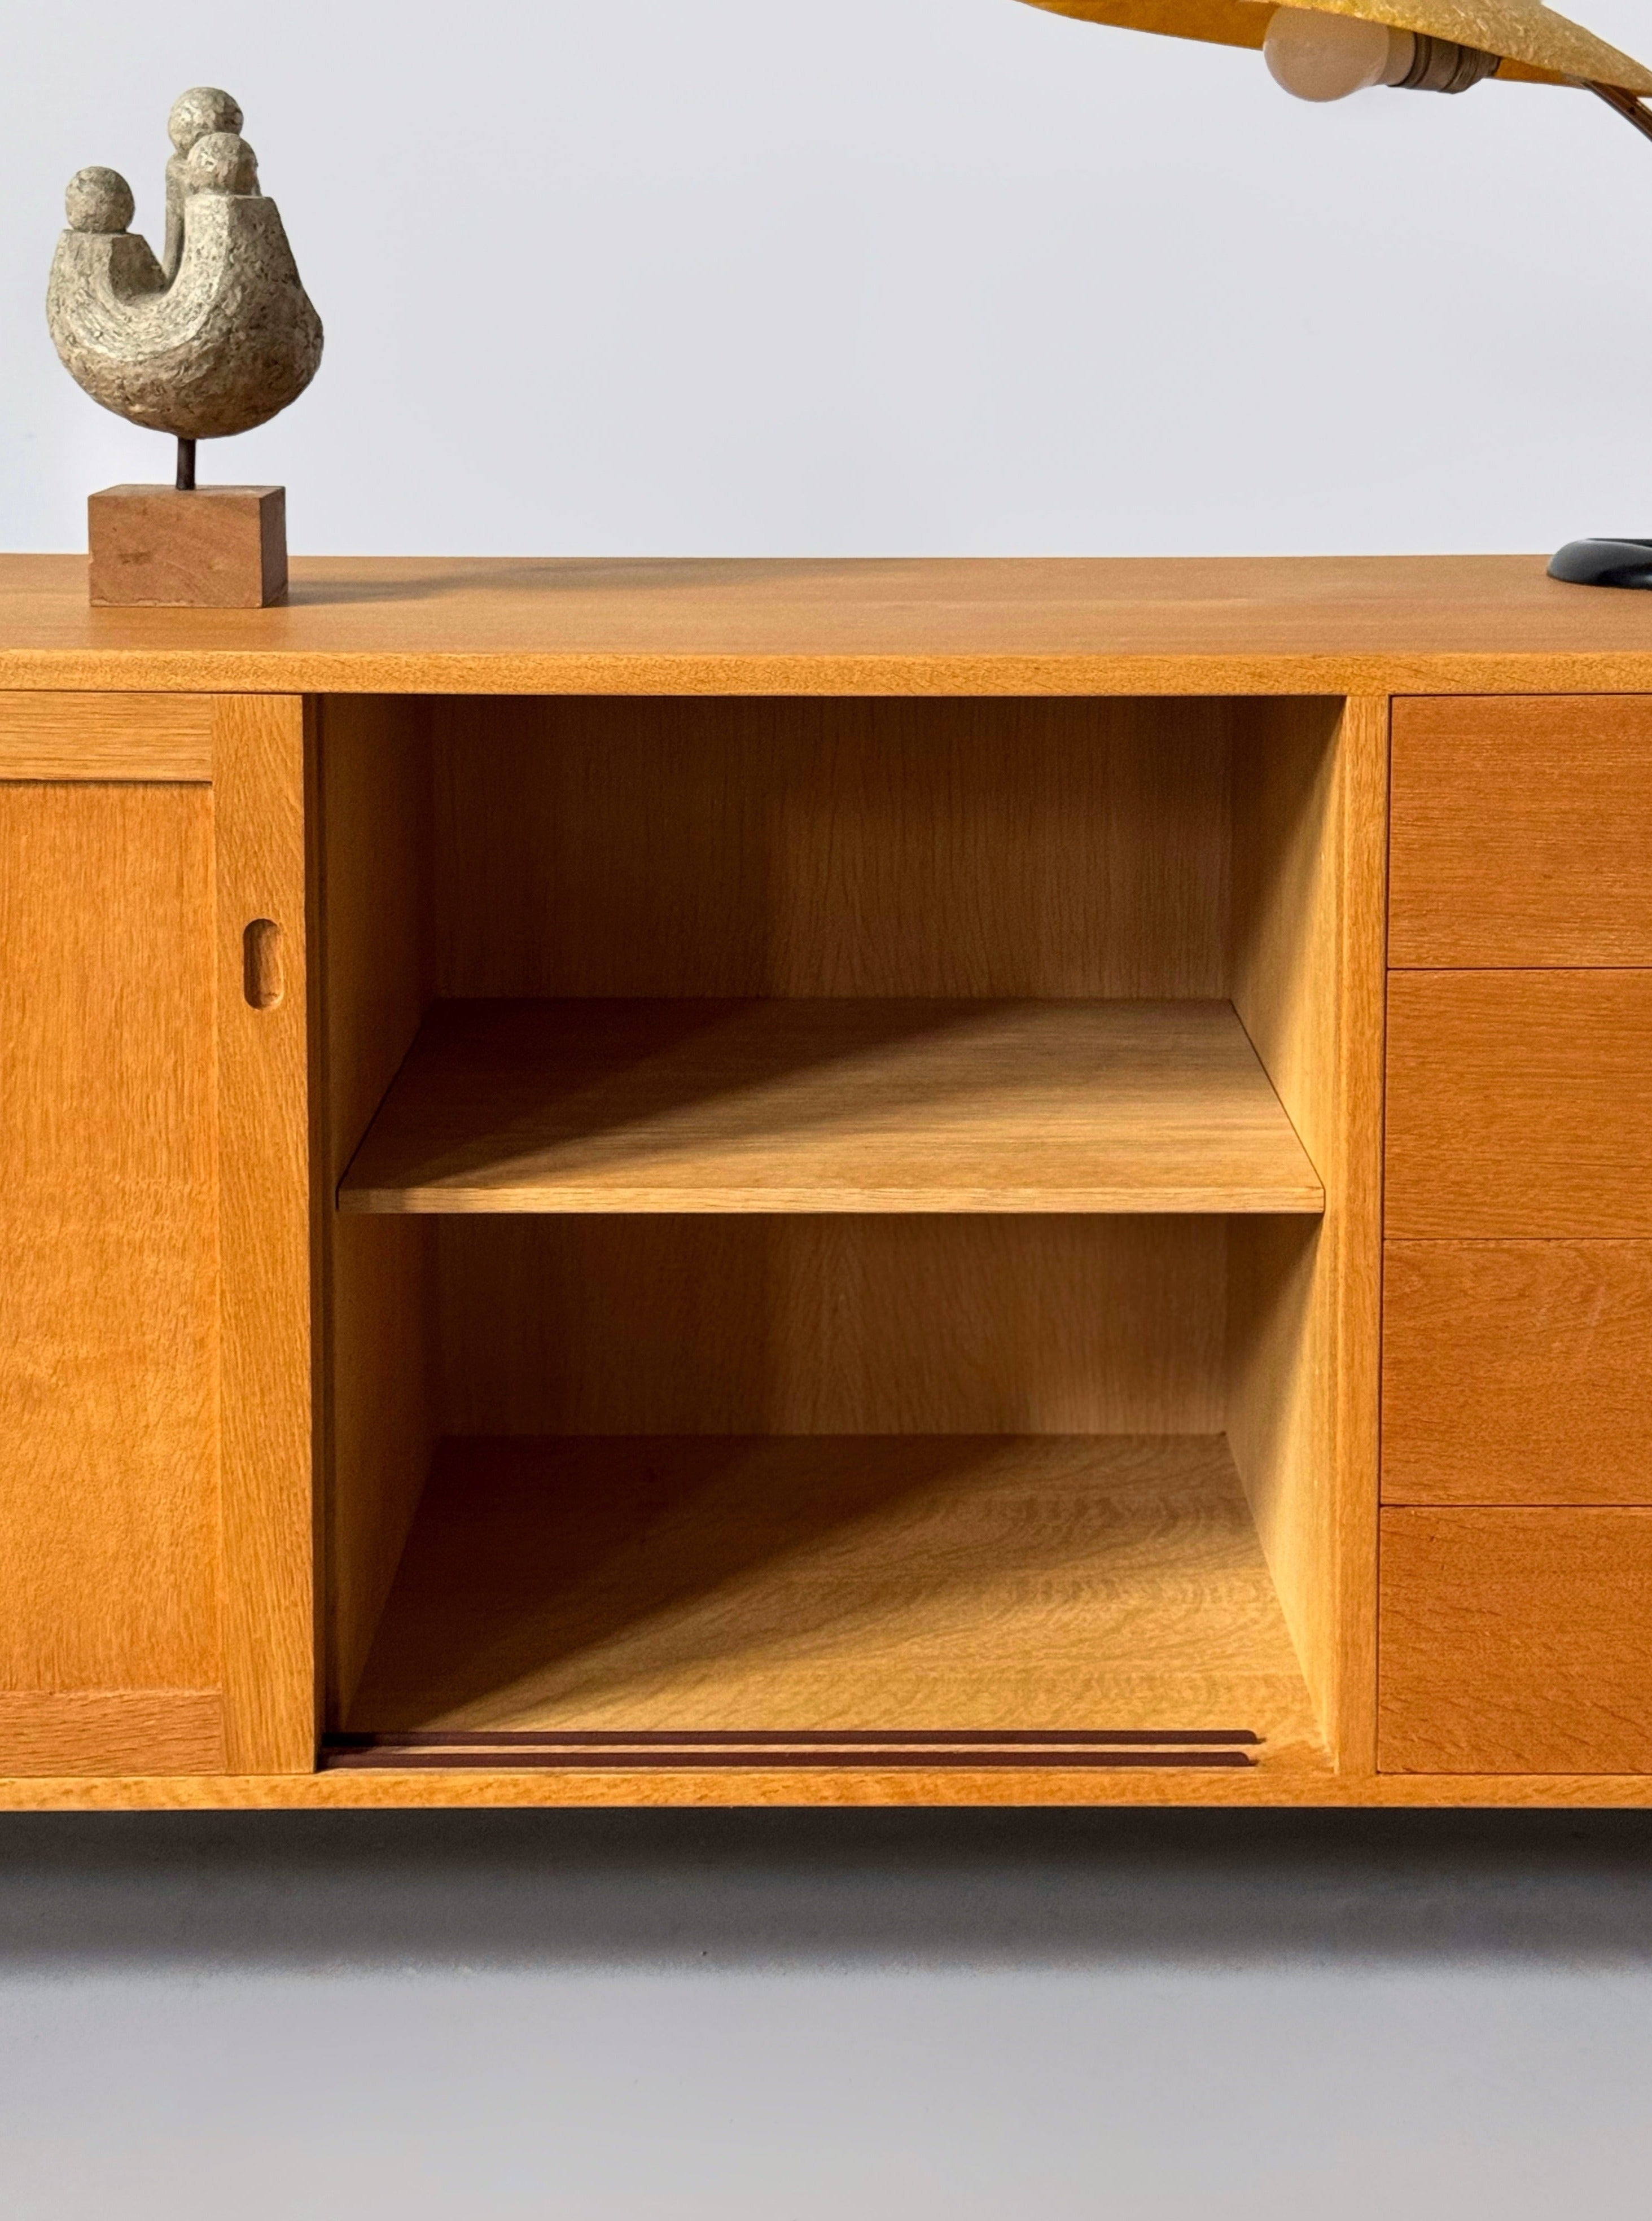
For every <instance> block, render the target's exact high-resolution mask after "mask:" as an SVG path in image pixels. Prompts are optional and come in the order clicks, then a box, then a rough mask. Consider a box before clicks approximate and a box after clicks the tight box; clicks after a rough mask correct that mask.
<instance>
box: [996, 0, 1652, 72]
mask: <svg viewBox="0 0 1652 2221" xmlns="http://www.w3.org/2000/svg"><path fill="white" fill-rule="evenodd" d="M1029 4H1030V5H1031V6H1033V7H1035V8H1048V9H1050V10H1051V11H1052V13H1054V14H1055V15H1057V16H1077V17H1079V20H1080V21H1081V22H1086V23H1116V24H1118V25H1120V26H1121V27H1122V28H1123V29H1126V30H1130V31H1162V32H1165V33H1167V34H1168V35H1169V36H1170V37H1172V38H1176V39H1207V40H1210V41H1213V42H1214V43H1215V44H1217V45H1218V46H1224V47H1260V46H1261V43H1262V41H1263V39H1264V38H1265V37H1266V36H1267V24H1268V19H1269V17H1270V16H1272V15H1273V6H1272V4H1271V0H1029ZM1292 4H1293V5H1296V6H1303V5H1311V6H1312V7H1313V9H1314V10H1315V12H1316V13H1317V14H1318V15H1322V16H1360V17H1361V18H1362V19H1363V20H1364V21H1365V22H1368V23H1386V24H1387V25H1388V27H1389V28H1390V29H1392V30H1396V31H1420V32H1422V33H1423V34H1424V36H1425V37H1428V38H1430V39H1449V40H1450V41H1453V42H1454V43H1455V45H1457V46H1460V47H1478V48H1479V49H1480V52H1481V53H1488V54H1500V55H1502V56H1503V57H1504V59H1505V65H1506V66H1505V67H1504V68H1503V69H1501V70H1499V72H1498V74H1499V77H1520V78H1537V79H1539V80H1540V81H1543V82H1548V83H1553V84H1568V83H1570V82H1574V81H1581V82H1583V83H1585V84H1589V83H1595V84H1615V85H1618V86H1620V87H1621V88H1622V89H1623V91H1625V92H1636V93H1652V71H1649V70H1646V69H1643V67H1642V66H1641V65H1640V63H1639V62H1633V61H1631V60H1630V58H1629V56H1628V55H1627V54H1620V53H1618V49H1617V48H1616V47H1609V46H1608V45H1607V44H1606V42H1605V40H1604V39H1597V38H1596V37H1595V35H1594V34H1593V31H1586V30H1584V29H1583V28H1581V27H1580V25H1579V24H1576V23H1571V22H1568V21H1567V19H1566V17H1565V16H1557V15H1555V12H1554V10H1553V9H1550V8H1545V7H1543V6H1542V4H1541V0H1292Z"/></svg>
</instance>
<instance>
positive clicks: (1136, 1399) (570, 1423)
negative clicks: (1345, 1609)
mask: <svg viewBox="0 0 1652 2221" xmlns="http://www.w3.org/2000/svg"><path fill="white" fill-rule="evenodd" d="M437 1240H438V1244H439V1249H438V1256H439V1265H440V1270H439V1279H440V1289H441V1329H440V1341H441V1352H442V1362H441V1431H442V1432H444V1433H446V1434H454V1435H547V1434H567V1435H579V1434H591V1435H604V1434H617V1435H623V1434H779V1435H785V1434H846V1435H853V1434H906V1433H917V1434H1088V1433H1097V1434H1111V1433H1118V1434H1214V1433H1217V1432H1219V1431H1220V1430H1221V1428H1222V1426H1223V1416H1224V1415H1223V1303H1224V1278H1225V1267H1224V1250H1223V1222H1222V1221H1221V1220H1219V1219H1215V1218H1198V1217H1188V1218H1181V1217H1177V1218H1088V1217H1061V1218H1041V1217H1029V1218H1018V1217H982V1218H970V1217H957V1218H949V1217H913V1218H905V1217H887V1218H885V1217H867V1218H858V1217H843V1218H837V1217H831V1218H785V1217H781V1218H764V1219H742V1218H735V1217H683V1218H670V1217H648V1218H581V1217H566V1218H555V1217H552V1218H532V1217H520V1218H516V1217H512V1218H487V1217H475V1218H454V1219H442V1220H441V1221H439V1222H438V1232H437Z"/></svg>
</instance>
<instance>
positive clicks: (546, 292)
mask: <svg viewBox="0 0 1652 2221" xmlns="http://www.w3.org/2000/svg"><path fill="white" fill-rule="evenodd" d="M1589 12H1590V18H1591V21H1592V23H1593V26H1594V27H1595V28H1598V29H1599V30H1601V31H1603V32H1604V33H1605V34H1606V35H1607V36H1613V35H1616V36H1617V38H1618V40H1619V41H1621V42H1622V43H1623V44H1624V45H1625V46H1627V47H1629V49H1630V51H1631V52H1633V51H1634V50H1635V48H1636V44H1637V43H1638V44H1639V46H1640V47H1642V48H1643V49H1645V50H1648V51H1649V53H1652V20H1649V16H1648V10H1647V9H1646V7H1645V6H1644V4H1643V0H1591V5H1590V11H1589ZM5 13H6V21H5V26H4V43H3V53H0V70H3V78H0V99H3V119H4V129H3V131H0V207H3V209H4V210H5V222H4V225H3V231H0V362H3V365H4V383H3V389H0V390H3V401H4V410H3V416H0V545H3V546H6V547H13V548H28V547H37V548H72V547H79V546H82V545H84V538H83V511H82V507H81V504H82V502H83V500H84V495H85V494H86V492H87V491H89V490H91V489H92V488H94V487H97V486H99V485H105V484H109V483H110V482H113V481H116V480H120V479H133V478H155V477H161V476H166V475H169V474H170V457H169V456H168V454H167V453H166V447H165V445H164V443H163V442H162V441H160V440H159V439H158V438H156V437H155V436H154V435H148V434H144V433H141V432H138V431H135V430H134V429H131V428H130V427H128V426H125V425H122V423H121V422H118V421H117V420H116V419H115V418H113V417H110V416H105V415H103V413H102V412H101V411H99V410H97V408H95V407H94V405H93V404H91V402H89V401H87V400H86V399H85V398H84V397H83V396H82V395H81V394H80V393H79V392H78V391H77V390H76V388H75V387H74V386H73V385H72V383H71V382H70V380H69V379H68V378H67V377H66V374H65V373H64V372H62V371H61V370H60V369H59V366H58V364H57V362H56V360H55V358H54V357H53V353H52V349H51V346H50V343H49V341H48V340H47V335H46V331H45V327H44V322H43V319H42V316H41V293H42V290H43V287H44V284H45V278H46V272H47V265H48V263H49V261H50V259H51V253H52V246H53V239H54V237H55V235H56V232H57V229H58V227H59V222H60V220H61V218H60V205H61V203H60V195H61V192H62V188H63V185H64V183H65V181H66V178H68V176H69V174H70V172H72V170H74V169H75V168H76V167H78V166H79V165H81V164H83V163H86V162H94V161H97V162H108V163H111V164H113V165H114V166H116V167H118V168H120V169H122V170H123V171H124V172H126V173H127V175H128V177H129V178H130V180H131V182H132V184H133V186H134V188H135V191H136V192H137V196H138V203H139V223H140V227H141V228H143V227H147V228H148V229H149V230H150V233H151V236H152V237H153V235H154V233H155V231H156V230H157V229H158V227H159V200H160V179H161V169H162V162H163V158H164V156H165V153H166V139H165V131H164V125H165V119H166V109H167V107H168V105H169V103H170V102H171V100H172V97H173V96H174V94H176V93H177V92H178V91H180V90H181V89H182V88H183V87H184V86H185V85H187V84H196V83H200V82H203V81H204V82H207V83H218V84H224V85H227V86H228V88H229V89H230V90H231V91H233V92H234V93H235V95H236V97H238V98H239V99H240V100H241V103H242V104H243V106H244V107H245V109H246V111H247V127H246V128H247V136H248V137H249V138H250V139H251V140H252V141H253V145H254V146H255V147H257V149H258V151H259V153H260V158H261V160H262V164H263V176H264V182H265V184H266V188H267V189H268V190H269V191H271V192H272V194H273V195H274V196H275V197H276V198H277V200H278V202H279V204H280V206H281V209H282V212H283V215H284V216H285V220H286V222H287V227H288V229H289V232H290V234H291V238H292V241H293V243H294V246H295V247H296V249H297V255H298V259H299V264H300V267H301V268H302V269H303V272H304V274H305V278H306V280H307V282H308V284H309V286H310V291H311V293H312V295H313V297H314V298H315V300H316V303H317V305H318V306H319V308H320V309H321V311H322V316H323V317H324V319H325V321H326V324H327V328H328V355H327V360H326V361H325V363H324V365H323V367H322V372H321V375H320V377H319V379H318V380H317V382H316V385H315V387H314V388H313V389H312V391H310V394H308V395H307V396H306V397H304V398H303V400H302V401H301V402H300V403H299V404H297V406H296V408H295V409H293V410H291V412H290V413H289V414H288V415H287V416H285V417H283V418H281V419H279V420H278V422H276V423H275V424H274V425H272V426H271V427H268V428H266V429H265V430H263V431H261V432H259V433H255V434H253V435H249V436H247V438H245V439H242V440H241V441H237V442H235V443H234V445H233V446H231V447H226V448H223V449H216V450H215V449H209V450H207V452H206V455H205V457H204V458H203V465H204V474H205V475H208V476H211V477H218V478H229V479H282V480H285V482H286V484H287V485H288V487H289V502H290V514H291V531H292V538H293V541H294V545H295V547H297V548H298V549H300V550H309V551H315V552H327V553H339V552H349V551H359V552H459V553H500V554H510V553H521V552H532V553H559V552H577V553H585V554H619V553H636V554H701V553H703V554H727V553H734V552H747V553H754V554H794V553H795V554H844V553H848V554H856V553H865V554H882V553H912V554H926V553H943V554H966V553H975V552H981V553H988V552H991V553H1010V554H1031V553H1037V552H1046V553H1099V554H1118V553H1130V552H1142V553H1210V552H1229V551H1295V552H1315V551H1324V550H1351V549H1358V550H1374V551H1381V550H1406V549H1449V548H1522V549H1524V548H1535V547H1549V546H1551V545H1552V544H1554V543H1555V541H1559V540H1561V539H1564V538H1566V537H1568V536H1570V535H1574V534H1576V533H1580V532H1586V531H1611V530H1618V531H1626V530H1638V531H1641V532H1652V405H1649V401H1652V397H1649V395H1648V392H1647V386H1648V383H1649V370H1652V344H1649V342H1652V293H1649V287H1648V285H1647V282H1646V277H1645V272H1644V258H1645V253H1646V246H1647V235H1648V230H1649V223H1652V145H1648V144H1647V143H1646V142H1645V141H1641V140H1638V139H1636V136H1635V135H1634V134H1633V133H1632V132H1631V131H1630V129H1629V128H1628V127H1627V126H1626V125H1624V124H1623V123H1622V122H1618V121H1617V120H1616V119H1615V118H1614V117H1612V116H1611V115H1610V114H1609V112H1608V111H1607V110H1606V109H1605V108H1604V107H1602V106H1601V105H1600V104H1599V103H1597V102H1595V101H1593V100H1592V99H1590V98H1588V97H1586V95H1583V94H1580V93H1568V92H1561V91H1549V90H1547V89H1541V90H1540V89H1536V88H1529V87H1524V86H1499V85H1495V84H1493V85H1486V86H1482V87H1480V88H1479V89H1477V90H1476V91H1474V92H1471V93H1469V94H1467V95H1466V96H1464V97H1461V98H1457V99H1442V98H1439V97H1432V96H1426V95H1409V94H1399V93H1387V92H1376V93H1371V94H1367V95H1366V96H1364V97H1361V98H1360V99H1357V100H1355V101H1351V102H1349V103H1346V104H1344V105H1342V106H1340V107H1335V108H1330V109H1310V108H1306V107H1304V106H1302V105H1300V104H1298V103H1294V102H1292V101H1290V100H1288V99H1287V98H1286V97H1285V96H1284V95H1283V94H1282V93H1280V92H1279V91H1276V90H1275V89H1274V87H1273V84H1271V82H1270V81H1269V80H1268V79H1267V76H1266V74H1265V72H1264V71H1263V68H1262V66H1261V60H1260V59H1259V58H1258V57H1256V56H1255V55H1251V54H1244V53H1232V52H1229V51H1227V50H1225V49H1219V48H1206V47H1196V46H1192V45H1189V44H1185V43H1182V42H1180V41H1165V40H1159V39H1152V38H1147V37H1142V36H1138V35H1136V34H1129V33H1125V32H1113V31H1104V30H1100V29H1097V28H1093V27H1092V26H1089V25H1085V24H1079V23H1075V22H1068V21H1067V20H1065V19H1063V18H1061V17H1058V16H1049V15H1046V14H1044V13H1042V12H1041V11H1039V10H1037V9H1032V8H1028V7H1023V6H1020V5H1017V4H1016V0H832V4H830V5H829V6H821V5H816V6H808V7H806V6H803V5H799V4H798V0H607V4H606V5H604V6H592V5H591V4H590V0H579V4H575V0H469V4H466V5H462V6H454V5H451V4H443V5H436V4H434V3H433V0H278V4H275V5H271V4H270V0H261V4H260V5H257V6H251V5H247V4H246V0H164V4H162V5H159V6H156V7H151V8H147V9H138V8H135V7H133V6H132V5H131V0H77V4H76V5H75V6H74V7H73V8H67V7H59V6H48V5H45V4H40V0H11V5H10V6H9V8H8V9H6V11H5Z"/></svg>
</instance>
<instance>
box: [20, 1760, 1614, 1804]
mask: <svg viewBox="0 0 1652 2221" xmlns="http://www.w3.org/2000/svg"><path fill="white" fill-rule="evenodd" d="M987 1805H995V1806H1004V1807H1015V1808H1017V1809H1022V1810H1029V1809H1036V1808H1039V1807H1048V1808H1051V1809H1061V1808H1067V1809H1079V1808H1085V1807H1092V1808H1095V1809H1098V1810H1121V1809H1122V1810H1129V1809H1137V1810H1139V1809H1142V1808H1143V1807H1146V1808H1154V1807H1159V1806H1183V1807H1191V1808H1206V1809H1211V1810H1216V1811H1223V1810H1229V1811H1232V1810H1240V1811H1244V1810H1248V1811H1259V1810H1267V1809H1268V1808H1270V1807H1271V1808H1274V1809H1277V1810H1281V1811H1316V1810H1321V1811H1361V1810H1365V1811H1372V1810H1377V1811H1419V1810H1428V1809H1432V1808H1440V1809H1451V1808H1457V1809H1475V1808H1490V1809H1492V1810H1500V1811H1528V1812H1530V1811H1573V1812H1577V1811H1635V1810H1647V1809H1652V1774H1354V1773H1343V1774H1333V1773H1331V1772H1330V1770H1329V1768H1327V1767H1321V1766H1258V1767H1231V1768H1220V1769H1217V1768H1212V1769H1209V1770H1204V1769H1199V1770H1192V1769H1181V1768H1177V1767H1166V1768H1164V1769H1162V1770H1159V1771H1153V1770H1148V1769H1145V1768H1144V1769H1142V1771H1140V1772H1136V1771H1135V1770H1120V1771H1117V1772H1111V1773H1101V1772H1098V1770H1096V1769H1095V1768H1093V1767H1074V1768H1073V1770H1072V1771H1071V1772H1068V1771H1066V1770H1064V1769H1062V1768H1061V1767H1048V1766H1037V1767H1028V1768H1027V1769H1026V1770H1025V1771H1024V1772H1020V1771H1017V1770H1016V1769H1014V1768H1009V1767H977V1768H971V1767H934V1768H932V1769H929V1770H925V1769H923V1768H921V1767H898V1768H889V1767H875V1766H873V1767H867V1768H865V1769H864V1771H862V1770H860V1769H858V1768H854V1767H814V1768H810V1767H775V1768H774V1769H773V1771H772V1772H771V1771H768V1770H766V1769H760V1768H754V1767H738V1768H730V1767H722V1768H718V1767H684V1768H683V1769H682V1771H681V1772H680V1773H679V1772H676V1771H674V1770H673V1771H665V1770H661V1769H659V1768H654V1767H649V1768H647V1769H642V1770H637V1769H628V1768H625V1767H615V1768H614V1769H613V1770H612V1772H598V1771H592V1772H589V1773H588V1772H585V1771H584V1770H581V1771H579V1772H577V1773H552V1772H546V1771H534V1772H527V1773H512V1772H511V1771H510V1769H509V1768H508V1767H501V1768H500V1769H499V1771H498V1772H497V1773H482V1772H476V1771H472V1770H471V1769H469V1768H462V1769H461V1768H457V1767H456V1768H454V1769H453V1770H452V1771H450V1772H436V1771H431V1772H428V1773H427V1772H423V1771H420V1772H417V1773H406V1774H397V1773H391V1772H389V1771H385V1772H379V1771H378V1770H376V1769H375V1770H374V1771H372V1772H371V1773H368V1772H360V1773H358V1772H352V1771H347V1770H343V1769H329V1771H327V1772H325V1773H321V1774H220V1775H211V1774H205V1775H186V1774H172V1775H162V1776H152V1777H147V1778H146V1777H143V1776H128V1777H124V1778H120V1779H115V1780H98V1779H97V1778H96V1777H87V1776H74V1775H71V1776H64V1775H56V1776H53V1777H49V1778H44V1779H39V1780H31V1779H28V1778H22V1779H18V1778H13V1779H10V1780H6V1779H4V1778H3V1777H0V1811H28V1812H116V1811H121V1812H139V1811H150V1812H160V1811H172V1812H180V1811H191V1812H202V1811H207V1812H213V1811H232V1812H234V1811H239V1812H281V1811H309V1812H316V1811H321V1812H350V1811H492V1812H498V1811H533V1810H539V1811H547V1810H565V1811H616V1810H636V1809H644V1808H655V1809H664V1810H675V1811H720V1810H728V1809H729V1808H730V1807H757V1808H761V1809H766V1810H770V1811H778V1810H785V1809H809V1808H817V1809H819V1808H825V1807H831V1808H834V1809H837V1810H842V1811H849V1810H854V1809H857V1808H859V1809H877V1808H885V1809H890V1810H900V1809H908V1810H911V1809H922V1808H924V1807H930V1808H946V1807H951V1806H957V1807H976V1806H987Z"/></svg>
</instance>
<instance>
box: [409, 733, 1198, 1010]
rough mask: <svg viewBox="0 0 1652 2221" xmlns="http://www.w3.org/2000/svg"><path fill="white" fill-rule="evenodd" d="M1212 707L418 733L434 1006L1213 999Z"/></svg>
mask: <svg viewBox="0 0 1652 2221" xmlns="http://www.w3.org/2000/svg"><path fill="white" fill-rule="evenodd" d="M1230 723H1231V717H1230V708H1229V705H1228V704H1225V703H1204V702H904V703H891V702H735V703H730V702H720V703H716V702H636V701H629V702H553V703H546V702H532V701H526V702H523V701H512V702H485V703H469V702H444V703H438V704H435V705H434V743H435V773H436V785H435V842H436V873H435V880H436V886H435V898H436V904H437V914H438V935H437V940H438V948H437V971H436V987H437V992H439V993H441V994H442V995H449V996H466V995H523V996H525V995H545V996H615V995H624V996H633V995H635V996H671V995H703V996H742V995H762V996H788V997H790V996H799V997H807V996H821V995H829V996H836V995H854V996H889V995H900V996H914V995H920V996H921V995H927V996H948V995H968V996H995V997H1000V998H1002V997H1010V996H1017V997H1023V996H1049V995H1056V996H1069V995H1079V996H1082V995H1095V996H1198V995H1221V994H1225V992H1227V982H1226V945H1225V944H1226V930H1227V903H1228V807H1227V781H1228V735H1229V729H1230Z"/></svg>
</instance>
